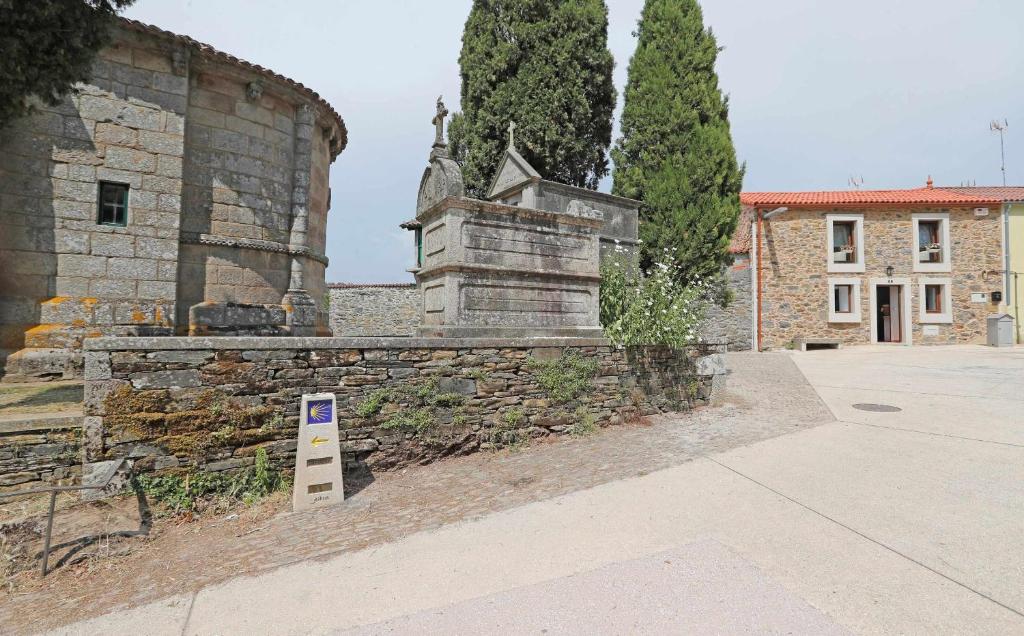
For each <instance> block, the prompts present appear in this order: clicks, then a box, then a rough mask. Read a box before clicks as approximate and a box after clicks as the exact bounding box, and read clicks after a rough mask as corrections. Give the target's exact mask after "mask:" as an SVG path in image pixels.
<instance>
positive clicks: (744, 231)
mask: <svg viewBox="0 0 1024 636" xmlns="http://www.w3.org/2000/svg"><path fill="white" fill-rule="evenodd" d="M753 220H754V208H753V207H751V206H749V205H744V206H743V210H742V211H741V212H740V221H739V223H738V224H737V225H736V232H734V233H733V235H732V241H731V242H730V243H729V253H730V254H749V253H750V223H751V222H752V221H753Z"/></svg>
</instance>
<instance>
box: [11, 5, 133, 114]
mask: <svg viewBox="0 0 1024 636" xmlns="http://www.w3.org/2000/svg"><path fill="white" fill-rule="evenodd" d="M134 1H135V0H0V127H3V126H4V124H6V123H7V122H9V121H11V120H12V119H15V118H16V117H20V116H22V115H25V114H26V113H28V112H29V111H30V107H29V102H28V101H27V100H28V98H29V97H31V96H35V97H37V98H39V99H42V100H43V101H45V102H47V103H49V104H50V105H51V106H53V105H56V104H57V103H58V102H59V101H60V99H61V98H62V97H63V96H64V95H67V94H68V93H69V92H71V91H72V88H73V85H74V83H75V82H81V81H85V80H87V79H88V78H89V71H90V70H91V68H92V61H93V58H94V57H95V55H96V52H97V51H99V49H100V48H101V47H102V46H103V45H104V44H105V43H106V41H107V27H108V26H109V25H110V23H111V21H112V20H113V17H114V15H116V13H117V12H118V11H120V10H121V9H124V8H125V7H127V6H128V5H130V4H132V3H133V2H134Z"/></svg>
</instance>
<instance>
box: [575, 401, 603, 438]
mask: <svg viewBox="0 0 1024 636" xmlns="http://www.w3.org/2000/svg"><path fill="white" fill-rule="evenodd" d="M596 430H597V418H595V417H594V415H593V413H591V412H590V411H588V410H587V407H585V406H579V407H577V408H576V412H575V413H574V414H573V423H572V426H571V427H570V428H569V434H570V435H572V436H573V437H586V436H587V435H590V434H591V433H593V432H594V431H596Z"/></svg>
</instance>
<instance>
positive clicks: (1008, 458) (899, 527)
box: [56, 347, 1024, 634]
mask: <svg viewBox="0 0 1024 636" xmlns="http://www.w3.org/2000/svg"><path fill="white" fill-rule="evenodd" d="M751 355H753V354H751ZM794 360H795V361H796V363H797V365H798V366H799V367H800V369H801V370H802V371H803V372H804V374H805V375H806V376H807V378H808V380H809V381H810V383H811V384H812V385H813V386H814V387H815V389H816V390H818V392H819V394H820V395H821V396H822V398H823V399H824V401H825V402H826V404H827V405H828V407H829V408H830V409H831V410H832V411H833V413H835V414H836V415H837V417H838V418H839V421H836V422H834V423H831V424H826V425H823V426H818V427H816V428H811V429H807V430H802V431H799V432H796V433H793V434H789V435H785V436H782V437H776V438H774V439H769V440H766V441H763V442H759V443H756V444H752V445H749V446H745V447H742V448H737V449H733V450H731V451H727V452H724V453H718V454H714V455H709V456H707V457H705V458H703V459H699V460H697V461H694V462H690V463H687V464H683V465H680V466H676V467H673V468H669V469H666V470H662V471H658V472H655V473H651V474H648V475H645V476H642V477H636V478H632V479H624V480H619V481H616V482H612V483H608V484H604V485H601V486H597V487H595V488H591V489H589V490H584V491H580V492H576V493H572V494H569V495H566V496H562V497H558V498H555V499H550V500H546V501H541V502H537V503H533V504H529V505H526V506H522V507H519V508H515V509H511V510H507V511H504V512H501V513H497V514H493V515H489V516H487V517H484V518H482V519H478V520H475V521H468V522H461V523H457V524H453V525H449V526H445V527H443V528H440V529H438V530H434V531H430V532H423V533H419V534H416V535H412V536H409V537H407V538H405V539H402V540H400V541H396V542H393V543H389V544H385V545H382V546H379V547H376V548H372V549H368V550H364V551H360V552H350V553H344V554H341V555H338V556H336V557H333V558H330V559H328V560H324V561H314V562H304V563H299V564H296V565H293V566H289V567H285V568H280V569H278V570H274V571H271V572H268V573H266V574H264V575H261V576H257V577H252V578H239V579H234V580H231V581H228V582H226V583H224V584H222V585H217V586H212V587H208V588H205V589H203V590H201V591H200V592H198V593H197V594H196V595H194V596H180V597H173V598H170V599H166V600H165V601H162V602H159V603H154V604H151V605H148V606H143V607H140V608H136V609H134V610H130V611H127V612H121V613H115V614H111V615H107V616H102V617H99V618H96V619H93V620H90V621H86V622H84V623H79V624H77V625H73V626H69V627H67V628H65V629H63V630H59V631H58V632H56V633H74V634H82V633H105V634H109V633H138V632H139V630H140V629H141V630H143V631H145V632H146V633H173V634H181V633H186V634H235V633H238V634H241V633H246V634H251V633H281V634H306V633H318V634H319V633H338V632H344V631H346V630H354V633H371V634H372V633H442V632H443V633H499V632H502V633H506V634H507V633H523V632H535V631H541V630H544V629H546V630H547V631H548V632H553V633H583V632H589V633H592V632H594V631H601V632H612V633H663V632H666V631H674V632H688V633H713V632H719V633H755V632H756V633H765V632H767V633H787V632H788V633H810V632H813V633H843V632H847V631H848V632H853V633H894V632H901V633H921V634H924V633H928V634H935V633H958V634H962V633H1024V553H1022V551H1021V550H1020V545H1021V539H1020V537H1022V536H1024V422H1022V419H1021V415H1020V414H1019V413H1020V411H1021V408H1020V407H1021V406H1024V405H1022V404H1021V402H1022V401H1024V392H1022V391H1020V389H1019V388H1018V387H1024V350H1020V349H1016V350H1012V351H1005V350H1001V351H999V350H992V349H987V348H982V347H950V348H925V347H921V348H913V349H902V348H901V349H895V348H885V347H877V348H874V347H873V348H864V349H847V350H842V351H823V352H810V353H801V354H794ZM861 402H871V403H883V404H889V405H894V406H898V407H900V408H902V410H901V411H899V412H895V413H875V412H867V411H860V410H856V409H854V408H853V407H852V404H856V403H861Z"/></svg>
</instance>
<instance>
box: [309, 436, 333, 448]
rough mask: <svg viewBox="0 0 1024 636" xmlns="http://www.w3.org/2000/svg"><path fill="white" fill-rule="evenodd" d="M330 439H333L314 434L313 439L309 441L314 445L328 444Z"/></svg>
mask: <svg viewBox="0 0 1024 636" xmlns="http://www.w3.org/2000/svg"><path fill="white" fill-rule="evenodd" d="M329 441H331V440H329V439H327V438H326V437H320V436H319V435H314V436H313V439H311V440H309V442H310V443H311V444H312V445H313V446H314V447H316V446H319V445H320V444H326V443H327V442H329Z"/></svg>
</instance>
